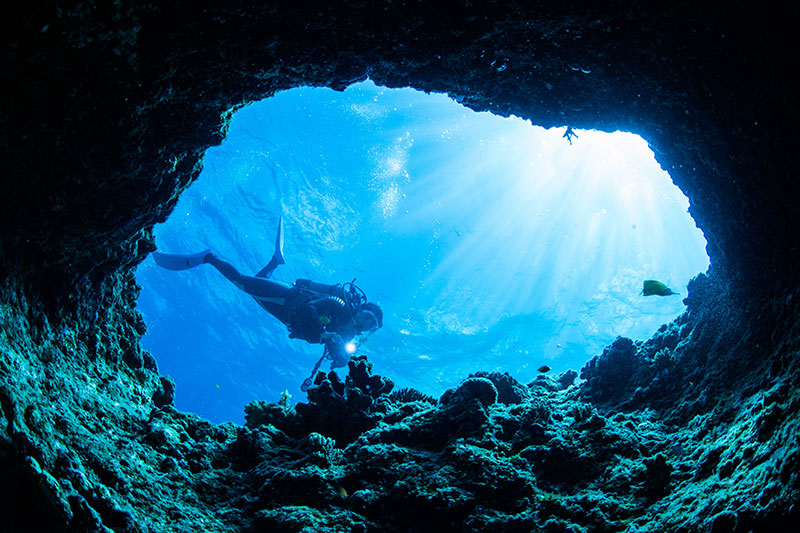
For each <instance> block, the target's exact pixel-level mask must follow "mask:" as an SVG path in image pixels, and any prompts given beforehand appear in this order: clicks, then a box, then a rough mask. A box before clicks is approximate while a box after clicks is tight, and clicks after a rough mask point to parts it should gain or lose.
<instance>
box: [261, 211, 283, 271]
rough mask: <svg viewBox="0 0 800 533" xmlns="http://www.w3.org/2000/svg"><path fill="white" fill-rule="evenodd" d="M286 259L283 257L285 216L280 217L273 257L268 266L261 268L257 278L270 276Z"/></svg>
mask: <svg viewBox="0 0 800 533" xmlns="http://www.w3.org/2000/svg"><path fill="white" fill-rule="evenodd" d="M285 264H286V261H285V260H284V259H283V217H279V218H278V236H277V237H276V238H275V253H273V254H272V259H270V260H269V263H267V266H265V267H264V268H262V269H261V270H259V272H258V274H256V277H257V278H268V277H270V276H271V275H272V272H274V271H275V269H276V268H278V265H285Z"/></svg>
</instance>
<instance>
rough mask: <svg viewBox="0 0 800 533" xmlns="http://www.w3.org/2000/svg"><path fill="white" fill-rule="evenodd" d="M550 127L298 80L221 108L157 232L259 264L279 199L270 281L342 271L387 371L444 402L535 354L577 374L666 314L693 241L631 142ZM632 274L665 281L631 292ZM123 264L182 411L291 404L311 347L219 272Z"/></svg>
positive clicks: (223, 414) (148, 344) (700, 268)
mask: <svg viewBox="0 0 800 533" xmlns="http://www.w3.org/2000/svg"><path fill="white" fill-rule="evenodd" d="M564 132H565V128H560V129H553V130H544V129H542V128H538V127H533V126H531V125H530V123H529V122H527V121H523V120H521V119H518V118H515V117H512V118H502V117H497V116H494V115H491V114H489V113H475V112H473V111H471V110H469V109H466V108H464V107H462V106H460V105H459V104H457V103H455V102H454V101H452V100H450V99H449V98H448V97H446V96H445V95H438V94H430V95H429V94H424V93H421V92H418V91H415V90H411V89H402V90H390V89H386V88H382V87H377V86H375V85H374V84H373V83H372V82H369V81H367V82H363V83H359V84H356V85H354V86H352V87H350V88H349V89H347V90H346V91H344V92H335V91H333V90H331V89H317V88H301V89H293V90H291V91H286V92H283V93H280V94H278V95H276V96H274V97H272V98H269V99H267V100H264V101H261V102H258V103H254V104H252V105H249V106H247V107H245V108H243V109H241V110H239V111H238V112H237V113H236V114H235V116H234V118H233V121H232V124H231V127H230V131H229V134H228V137H227V139H226V140H225V142H224V143H223V144H222V145H221V146H219V147H215V148H211V149H209V150H208V152H207V154H206V157H205V162H204V170H203V172H202V174H201V176H200V178H199V179H198V181H197V182H195V184H194V185H192V186H191V187H190V188H189V189H188V190H187V191H186V192H185V193H184V194H183V195H182V196H181V198H180V201H179V203H178V206H177V208H176V209H175V211H174V212H173V214H172V215H171V217H170V218H169V220H168V221H167V222H165V223H164V224H161V225H159V226H157V227H156V230H155V234H156V244H157V246H158V248H159V250H160V251H162V252H167V253H193V252H199V251H202V250H205V249H206V248H210V249H212V250H213V251H214V252H215V253H216V254H217V255H219V256H220V257H221V258H223V259H226V260H228V261H230V262H231V263H233V264H234V265H235V266H236V267H237V268H238V269H239V270H241V271H242V272H243V273H248V274H255V273H256V272H258V271H259V270H260V269H261V268H262V267H263V266H264V265H265V264H266V263H267V262H268V261H269V259H270V257H271V256H272V253H273V250H274V241H275V232H276V229H277V222H278V217H279V216H281V215H282V216H283V220H284V227H285V248H284V255H285V257H286V261H287V264H286V265H282V266H280V267H278V269H277V270H276V272H275V274H274V275H273V278H274V279H276V280H280V281H285V282H289V283H291V282H293V281H294V280H295V279H298V278H310V279H313V280H315V281H319V282H323V283H336V282H340V283H344V282H348V281H351V280H352V279H353V278H356V285H358V286H360V287H361V288H362V289H363V290H364V291H365V292H366V294H367V296H368V297H369V300H370V301H373V302H376V303H378V304H379V305H380V306H381V307H382V309H383V312H384V327H383V329H381V330H380V331H378V332H377V333H375V334H374V335H373V336H372V337H371V338H370V339H369V341H368V342H367V343H366V344H363V345H361V346H359V348H358V350H359V352H360V353H366V354H367V355H368V356H369V359H370V360H371V361H372V362H373V363H374V365H375V368H374V370H375V372H376V373H377V374H380V375H384V376H387V377H390V378H391V379H393V380H394V381H395V384H396V387H413V388H416V389H418V390H420V391H422V392H424V393H426V394H429V395H433V396H435V397H438V396H439V395H440V394H441V393H442V392H443V391H444V390H445V389H446V388H449V387H452V386H454V385H456V384H458V383H459V382H460V381H461V380H462V379H464V378H466V377H467V376H468V375H469V373H470V372H474V371H478V370H488V371H502V372H508V373H510V374H511V375H512V376H514V377H515V378H516V379H518V380H520V381H522V382H524V383H527V382H529V381H530V380H532V379H533V378H534V377H535V376H536V374H537V368H539V367H540V366H542V365H547V366H550V367H552V370H551V372H553V373H559V372H562V371H564V370H567V369H569V368H572V369H575V370H580V368H581V367H582V366H583V364H584V363H585V362H586V361H587V360H588V359H589V358H591V357H592V356H594V355H597V354H599V353H601V352H602V350H603V348H604V347H605V346H606V345H608V344H609V343H610V342H612V341H613V340H614V339H615V338H616V337H617V336H618V335H622V336H627V337H631V338H633V339H646V338H648V337H649V336H650V335H651V334H652V333H653V332H655V331H656V330H657V329H658V327H659V326H660V325H661V324H664V323H666V322H669V321H670V320H672V319H673V318H675V317H676V316H677V315H679V314H680V313H681V312H682V311H683V310H684V309H685V306H684V305H683V303H682V299H683V298H684V297H685V296H686V283H687V282H688V281H689V279H690V278H692V277H693V276H695V275H696V274H698V273H700V272H704V271H705V270H706V269H707V268H708V256H707V255H706V253H705V245H706V241H705V239H704V238H703V234H702V232H701V231H700V230H699V229H697V227H696V226H695V223H694V221H693V220H692V218H691V217H690V216H689V214H688V213H687V209H688V206H689V204H688V200H687V199H686V197H685V196H684V195H683V193H682V192H681V191H680V190H679V189H678V188H677V187H675V185H674V184H673V183H672V181H671V179H670V177H669V175H668V174H667V173H666V172H665V171H663V170H662V169H661V168H660V167H659V165H658V163H656V162H655V160H654V157H653V153H652V151H651V150H650V149H649V148H648V146H647V142H646V141H644V140H643V139H641V138H640V137H638V136H636V135H633V134H630V133H621V132H617V133H613V134H610V133H600V132H590V131H581V130H577V131H576V133H577V135H578V137H577V138H574V139H573V140H572V144H570V143H569V142H568V141H567V139H566V138H564V137H563V135H564ZM645 279H657V280H660V281H663V282H665V283H667V284H668V285H669V286H670V287H671V288H672V289H673V290H675V291H677V292H678V293H680V295H679V296H669V297H658V296H650V297H643V296H641V295H640V293H641V290H642V281H643V280H645ZM137 280H138V282H139V283H140V284H141V285H142V293H141V296H140V297H139V300H138V308H139V310H140V311H141V312H142V313H143V314H144V316H145V320H146V322H147V326H148V332H147V334H146V335H145V337H144V338H143V340H142V342H143V345H144V347H145V348H146V349H148V350H150V351H151V352H152V353H153V354H154V355H155V357H156V359H157V361H158V363H159V368H160V370H161V372H162V373H165V374H169V375H171V376H172V377H173V378H174V379H175V381H176V383H177V392H176V400H175V403H176V406H177V407H178V408H179V409H182V410H186V411H191V412H195V413H198V414H200V415H202V416H204V417H206V418H208V419H210V420H211V421H214V422H224V421H234V422H237V423H242V422H243V421H244V411H243V406H244V405H245V404H247V403H249V402H251V401H253V400H269V401H276V400H278V398H279V397H280V394H281V392H282V391H284V390H288V391H289V393H290V394H291V395H292V401H303V400H304V399H305V394H304V393H302V392H301V391H300V384H301V383H302V381H303V379H305V378H306V377H307V376H308V375H309V373H310V372H311V369H312V367H313V366H314V363H315V362H316V361H317V359H318V358H319V357H320V355H321V354H322V346H321V345H311V344H308V343H306V342H304V341H301V340H292V339H289V338H288V335H287V331H286V328H285V326H284V325H283V324H281V323H280V322H279V321H278V320H276V319H275V318H273V317H272V316H271V315H269V314H268V313H267V312H265V311H264V310H263V309H261V308H260V307H259V306H258V304H257V303H256V302H255V301H254V300H253V299H252V298H251V297H249V296H247V295H246V294H244V293H243V292H241V291H239V290H238V289H237V288H236V287H234V286H233V285H232V284H231V283H230V282H228V281H227V280H226V279H225V278H224V277H223V276H222V275H221V274H220V273H219V272H217V271H216V269H214V268H213V267H211V266H210V265H202V266H200V267H197V268H195V269H192V270H187V271H182V272H172V271H167V270H163V269H161V268H159V267H158V266H156V265H155V263H154V262H153V260H152V259H151V258H148V259H147V260H146V261H145V262H144V263H142V265H141V266H140V267H139V269H138V271H137ZM322 368H323V370H327V365H323V367H322ZM346 370H347V369H346V368H345V369H340V370H339V372H341V373H342V374H344V373H346Z"/></svg>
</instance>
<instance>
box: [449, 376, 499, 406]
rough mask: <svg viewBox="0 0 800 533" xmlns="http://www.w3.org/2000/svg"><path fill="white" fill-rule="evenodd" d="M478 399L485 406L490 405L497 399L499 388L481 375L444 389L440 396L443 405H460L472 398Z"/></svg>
mask: <svg viewBox="0 0 800 533" xmlns="http://www.w3.org/2000/svg"><path fill="white" fill-rule="evenodd" d="M473 399H474V400H478V402H480V404H481V405H482V406H484V407H489V406H490V405H493V404H494V403H495V402H496V401H497V389H496V388H495V386H494V383H492V381H491V380H489V379H487V378H481V377H473V378H468V379H465V380H464V381H463V382H462V383H461V384H460V385H459V386H458V387H457V388H455V389H448V390H446V391H444V394H442V397H441V398H439V404H441V405H443V406H450V407H458V406H462V405H464V404H466V403H468V402H470V401H471V400H473Z"/></svg>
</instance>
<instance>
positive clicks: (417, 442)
mask: <svg viewBox="0 0 800 533" xmlns="http://www.w3.org/2000/svg"><path fill="white" fill-rule="evenodd" d="M248 4H249V3H247V2H224V3H219V2H217V3H208V2H197V1H195V2H180V1H176V2H170V3H166V2H147V1H141V2H116V3H113V4H112V3H94V2H77V3H64V2H62V3H49V2H28V3H17V4H14V5H13V6H12V7H7V8H6V11H4V14H3V17H2V19H0V30H2V31H1V32H0V35H1V36H0V39H1V40H2V43H3V49H4V54H3V56H2V57H3V59H2V63H1V64H2V67H1V68H0V72H2V80H0V81H2V83H1V84H0V87H2V89H0V94H1V95H2V97H1V98H0V102H2V114H0V121H2V126H3V127H2V137H0V146H2V149H3V156H4V157H3V162H4V169H3V171H4V177H3V180H2V189H0V217H2V233H0V275H2V277H0V316H2V331H0V350H2V351H1V352H0V375H1V376H2V382H1V383H0V407H1V408H2V417H3V421H4V423H3V424H1V425H0V476H2V486H3V493H4V496H3V497H2V498H0V530H2V531H107V530H109V529H110V530H113V531H142V532H145V531H247V530H256V531H258V530H261V531H300V530H305V531H478V530H491V531H538V530H543V531H554V532H556V531H559V532H560V531H586V532H594V531H684V532H690V531H714V532H725V531H784V530H791V529H792V524H793V523H794V524H796V523H797V521H798V518H800V512H799V510H798V506H797V505H798V494H800V481H799V480H800V477H799V476H800V446H799V444H800V443H798V434H799V433H800V427H798V425H799V424H800V394H798V381H799V380H800V364H798V346H799V345H800V343H799V338H800V313H798V311H799V310H800V309H798V308H799V307H800V289H798V287H800V250H798V236H800V231H798V228H800V208H798V201H797V198H798V189H800V187H798V185H797V179H798V173H797V170H796V162H795V161H796V156H797V154H796V151H797V149H798V147H800V143H798V134H797V132H796V129H795V128H796V125H797V122H798V120H797V119H798V115H799V114H800V113H799V112H798V104H799V103H800V101H798V94H800V90H798V89H799V87H798V79H799V78H798V76H797V75H796V73H797V71H798V60H797V58H796V57H795V56H791V55H787V52H788V51H790V50H792V49H793V44H794V43H793V39H794V35H795V33H796V32H795V31H794V27H795V26H796V24H797V22H798V20H800V19H799V18H798V9H800V8H798V7H797V6H796V5H795V4H791V3H788V2H787V3H775V5H771V3H769V2H766V3H761V4H758V5H756V4H753V3H751V2H736V1H734V2H707V3H702V6H701V5H698V4H699V3H697V2H681V1H679V2H647V3H635V2H610V3H606V4H604V5H605V7H602V6H601V3H592V4H587V5H585V6H584V5H580V3H567V2H563V1H559V2H549V1H548V2H538V3H532V2H492V1H467V0H463V1H460V2H449V3H448V2H445V3H442V2H435V3H434V2H417V1H408V2H400V1H389V0H376V1H372V2H329V3H327V4H320V5H316V4H313V7H311V6H312V4H310V3H309V4H308V5H305V3H302V2H284V1H274V2H269V3H266V5H262V6H259V7H253V6H250V5H248ZM703 6H705V7H703ZM366 76H369V77H370V78H371V79H372V80H374V81H375V82H376V83H378V84H381V85H386V86H393V87H395V86H411V87H415V88H418V89H422V90H428V91H438V92H447V93H449V94H450V95H452V96H453V97H454V98H456V99H457V100H458V101H460V102H462V103H463V104H464V105H467V106H470V107H472V108H474V109H477V110H491V111H493V112H495V113H498V114H504V115H507V114H511V113H513V114H515V115H518V116H521V117H524V118H528V119H530V120H531V121H532V122H533V123H534V124H537V125H542V126H546V127H549V126H567V125H571V126H573V127H576V128H589V129H590V128H594V129H600V130H605V131H614V130H618V129H621V130H625V131H632V132H635V133H638V134H639V135H641V136H643V137H644V138H645V139H647V140H648V141H649V142H650V143H651V146H652V148H653V150H654V152H655V154H656V157H657V159H658V161H659V162H660V163H661V165H662V166H663V167H664V168H665V169H667V170H668V171H669V172H670V175H671V176H672V178H673V180H674V181H675V183H676V184H677V185H678V186H679V187H681V189H682V190H683V191H684V192H685V193H686V194H687V196H688V197H689V199H690V202H691V205H692V207H691V213H692V215H693V216H694V218H695V220H696V221H697V223H698V225H699V227H700V228H701V229H702V230H703V231H704V233H705V236H706V239H707V241H708V243H709V245H708V253H709V257H710V259H711V267H710V269H709V271H708V272H707V273H705V274H702V275H699V276H698V277H697V278H695V279H694V280H693V281H692V282H691V283H690V286H689V294H688V297H687V299H686V302H687V306H688V310H687V312H686V313H685V314H683V315H681V316H680V317H679V318H678V319H676V320H675V321H674V322H673V323H672V324H668V325H665V326H663V327H662V328H661V330H660V331H659V332H658V333H657V334H656V335H655V336H653V338H651V339H649V340H647V341H637V342H633V341H631V340H628V339H623V338H621V339H618V340H617V341H615V342H614V343H613V344H612V345H611V346H609V347H608V348H606V349H605V350H604V352H603V353H602V354H598V355H597V357H595V358H594V359H593V360H592V361H590V362H589V363H588V364H587V365H586V366H585V367H584V368H583V369H582V370H581V371H580V373H573V372H570V373H565V374H562V375H560V376H552V377H545V376H543V377H540V378H538V379H537V380H535V381H534V382H532V383H529V384H521V383H518V382H516V381H515V380H514V379H513V378H511V377H509V376H508V375H502V374H492V373H479V374H477V375H474V376H464V381H463V382H462V384H461V385H460V386H459V387H457V388H456V389H453V390H450V391H447V392H446V393H445V394H444V395H443V396H442V398H439V399H434V398H427V397H425V396H424V395H422V394H420V393H418V392H415V391H413V390H408V389H405V390H392V383H391V376H377V375H374V374H373V371H372V366H371V365H370V363H369V362H368V361H366V360H364V359H361V358H356V359H354V360H353V361H352V362H351V365H350V372H349V376H348V378H347V379H346V381H345V382H344V383H342V382H341V381H340V380H338V379H337V378H336V377H335V376H324V375H322V374H320V375H319V376H318V385H319V386H318V387H317V388H316V389H314V390H313V392H312V393H311V394H310V395H309V398H308V401H307V403H299V404H297V405H296V406H295V407H293V408H292V407H290V405H289V403H288V402H286V401H283V402H279V403H277V404H273V403H267V402H257V403H254V404H251V405H249V406H247V407H246V408H245V411H246V413H247V424H246V425H245V426H244V427H237V426H234V425H231V424H225V425H221V426H215V425H213V424H211V423H209V422H208V421H205V420H202V419H200V418H198V417H196V416H194V415H190V414H186V413H181V412H178V411H176V410H175V409H174V408H173V407H172V406H171V401H172V398H173V395H174V384H173V383H172V381H171V380H170V379H169V378H167V377H163V376H159V373H158V368H157V363H156V359H155V358H154V356H153V355H151V354H149V353H147V352H144V351H142V349H141V347H140V345H139V339H140V337H141V335H142V334H143V332H144V330H145V326H144V323H143V321H142V318H141V316H140V315H139V314H138V313H137V311H136V309H135V305H136V297H137V294H138V287H137V286H136V283H135V281H134V278H133V269H134V268H135V266H136V265H137V264H138V263H139V262H140V261H141V260H142V259H143V258H144V257H145V256H146V255H147V254H148V253H149V252H150V251H152V250H153V248H154V246H153V239H152V227H153V225H154V224H155V223H157V222H160V221H163V220H164V219H165V217H166V216H167V215H168V214H169V212H170V210H171V209H172V208H173V207H174V205H175V202H176V200H177V197H178V195H179V194H180V192H181V191H182V190H183V189H185V187H187V186H188V185H189V184H190V183H191V181H192V180H193V179H194V178H196V177H197V174H198V172H199V169H200V166H199V165H200V160H201V157H202V154H203V152H204V150H205V149H206V148H207V147H208V146H210V145H213V144H216V143H219V142H220V140H221V139H222V138H223V136H224V134H225V129H226V124H227V120H228V118H229V117H230V111H231V110H232V109H235V108H236V107H237V106H241V105H243V104H245V103H247V102H250V101H253V100H256V99H260V98H264V97H267V96H270V95H272V94H274V93H275V92H276V91H278V90H281V89H285V88H289V87H294V86H298V85H316V86H329V87H333V88H336V89H341V88H343V87H345V86H347V85H348V84H349V83H351V82H354V81H357V80H362V79H364V78H365V77H366ZM553 253H557V250H554V251H553ZM155 355H156V356H157V354H155Z"/></svg>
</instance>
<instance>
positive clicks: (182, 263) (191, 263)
mask: <svg viewBox="0 0 800 533" xmlns="http://www.w3.org/2000/svg"><path fill="white" fill-rule="evenodd" d="M210 253H211V250H204V251H202V252H200V253H196V254H162V253H161V252H153V259H155V261H156V264H157V265H158V266H160V267H161V268H166V269H167V270H188V269H190V268H194V267H196V266H198V265H202V264H203V259H204V258H205V256H207V255H208V254H210Z"/></svg>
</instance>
